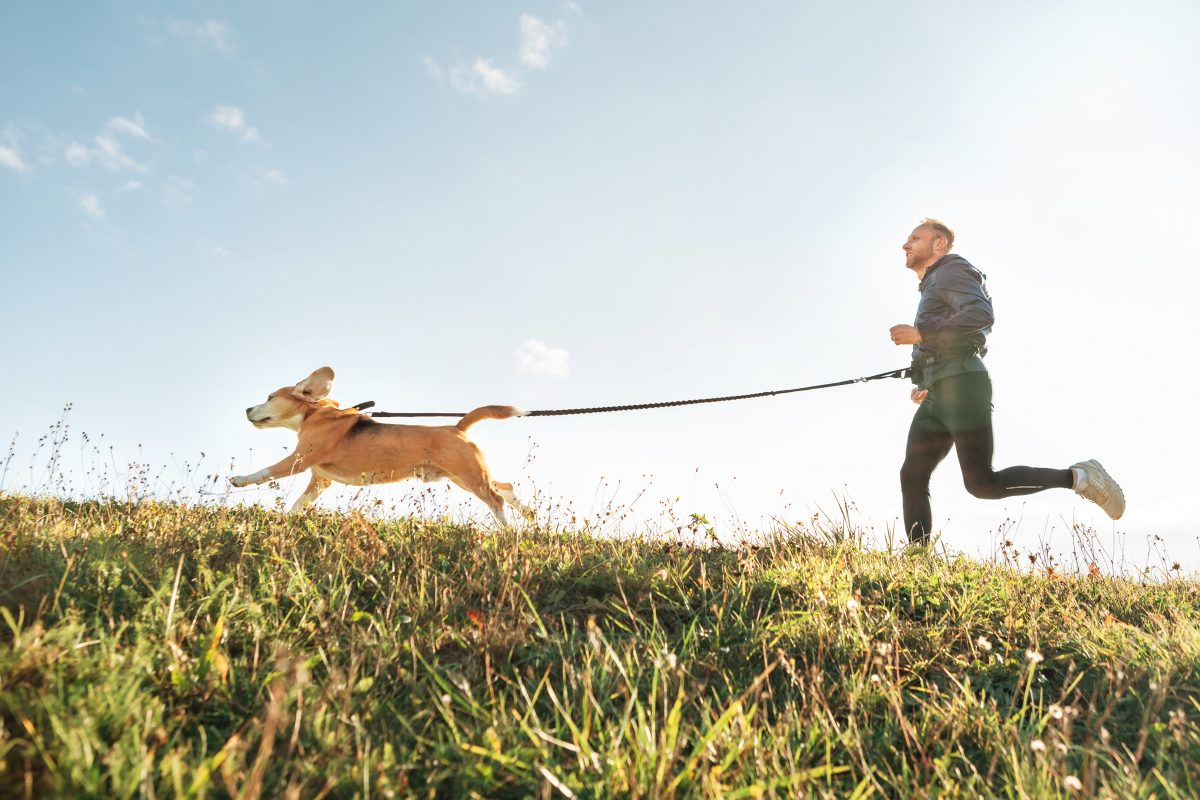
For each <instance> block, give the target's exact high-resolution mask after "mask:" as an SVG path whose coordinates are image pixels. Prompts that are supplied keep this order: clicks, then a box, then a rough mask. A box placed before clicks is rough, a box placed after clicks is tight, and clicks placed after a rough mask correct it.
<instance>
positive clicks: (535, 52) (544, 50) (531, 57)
mask: <svg viewBox="0 0 1200 800" xmlns="http://www.w3.org/2000/svg"><path fill="white" fill-rule="evenodd" d="M566 45H567V26H566V24H564V23H563V22H562V20H559V21H558V22H556V23H554V24H553V25H548V24H546V23H545V22H542V21H541V20H540V19H538V18H537V17H535V16H533V15H532V14H522V15H521V51H520V52H521V63H522V64H524V65H525V66H526V67H528V68H530V69H545V68H546V67H548V66H550V53H551V51H553V50H554V49H556V48H560V47H566Z"/></svg>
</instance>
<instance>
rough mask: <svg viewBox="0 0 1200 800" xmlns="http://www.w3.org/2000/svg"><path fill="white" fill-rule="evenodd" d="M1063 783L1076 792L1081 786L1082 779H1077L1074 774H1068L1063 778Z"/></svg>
mask: <svg viewBox="0 0 1200 800" xmlns="http://www.w3.org/2000/svg"><path fill="white" fill-rule="evenodd" d="M1063 785H1064V786H1066V787H1067V788H1068V789H1070V790H1071V791H1073V792H1078V791H1079V790H1080V789H1082V788H1083V781H1081V780H1079V778H1076V777H1075V776H1074V775H1068V776H1067V777H1065V778H1063Z"/></svg>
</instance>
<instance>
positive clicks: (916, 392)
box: [911, 386, 929, 405]
mask: <svg viewBox="0 0 1200 800" xmlns="http://www.w3.org/2000/svg"><path fill="white" fill-rule="evenodd" d="M928 394H929V390H928V389H918V388H916V387H915V386H914V387H913V390H912V395H911V396H912V401H913V402H914V403H916V404H917V405H921V403H924V402H925V397H926V396H927V395H928Z"/></svg>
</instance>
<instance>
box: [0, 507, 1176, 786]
mask: <svg viewBox="0 0 1200 800" xmlns="http://www.w3.org/2000/svg"><path fill="white" fill-rule="evenodd" d="M1197 611H1200V588H1198V587H1197V585H1196V584H1195V583H1192V582H1189V581H1183V580H1165V581H1159V582H1155V583H1142V582H1134V581H1130V580H1126V579H1121V578H1107V577H1104V576H1103V575H1101V576H1092V577H1088V576H1068V575H1062V574H1045V573H1040V574H1028V573H1022V572H1019V571H1016V570H1013V569H1011V568H1006V567H1005V566H1003V565H1000V564H980V563H977V562H972V561H969V560H965V559H951V560H947V559H944V558H939V557H934V556H932V555H930V554H928V553H923V552H916V553H912V554H908V555H903V556H897V555H890V554H886V553H879V552H871V551H869V550H866V549H863V548H862V547H860V546H858V545H856V544H855V543H854V542H853V541H843V542H832V541H829V539H828V537H823V536H821V532H820V531H817V530H812V529H810V530H793V531H790V532H789V533H787V534H786V535H781V536H778V537H776V538H774V539H770V540H768V541H767V543H766V544H764V545H763V546H761V547H756V548H750V547H747V548H742V549H738V550H729V549H721V548H719V547H713V548H697V547H689V546H682V545H678V544H664V543H663V542H661V541H650V540H641V539H625V540H613V539H606V538H596V537H592V536H589V535H587V534H580V533H573V532H568V531H547V530H524V531H521V532H514V531H508V530H506V531H502V532H500V533H498V534H495V535H486V534H485V533H483V532H482V531H480V530H478V529H476V528H473V527H471V526H469V525H468V526H464V525H460V524H454V523H450V522H446V521H440V522H439V521H428V522H418V521H413V520H398V521H390V522H387V521H379V520H377V519H369V518H367V517H364V516H362V515H360V514H354V513H351V514H345V515H343V514H333V513H314V514H310V515H308V516H304V517H300V518H295V517H293V518H288V517H284V516H283V515H281V514H279V513H277V512H274V511H268V510H264V509H259V508H236V509H227V508H203V507H189V506H187V505H184V504H177V503H155V502H149V501H142V502H137V503H119V502H82V503H71V502H64V501H61V500H55V499H45V498H32V497H28V496H13V495H8V496H4V495H0V614H2V615H3V623H2V624H0V765H2V769H0V795H5V796H17V797H20V796H23V795H24V796H31V797H46V796H52V797H53V796H57V797H82V796H103V797H127V796H149V797H157V796H166V795H171V796H226V795H228V796H233V797H260V796H266V797H275V796H285V797H305V798H308V797H319V796H336V797H357V796H361V797H368V796H370V797H375V796H383V797H409V796H421V797H470V796H478V797H528V796H544V797H552V796H576V797H714V798H715V797H831V798H832V797H839V798H842V797H859V798H862V797H868V796H875V795H879V796H888V797H913V796H916V797H921V796H964V797H967V796H970V797H975V796H980V795H982V796H985V797H992V796H998V797H1054V796H1072V795H1078V796H1090V797H1104V796H1108V797H1121V798H1126V797H1147V798H1149V797H1192V796H1196V795H1197V794H1200V769H1198V768H1197V767H1196V766H1195V765H1196V764H1197V763H1200V661H1198V659H1200V628H1198V626H1197V622H1196V619H1197ZM1073 787H1077V788H1073Z"/></svg>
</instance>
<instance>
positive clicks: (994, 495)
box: [963, 470, 1003, 500]
mask: <svg viewBox="0 0 1200 800" xmlns="http://www.w3.org/2000/svg"><path fill="white" fill-rule="evenodd" d="M963 486H965V487H966V489H967V491H968V492H969V493H970V494H971V496H972V497H977V498H979V499H980V500H997V499H999V498H1000V497H1002V496H1003V495H1002V494H1000V492H999V484H997V482H996V473H995V472H992V471H990V470H989V471H987V472H982V471H980V472H964V473H963Z"/></svg>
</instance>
